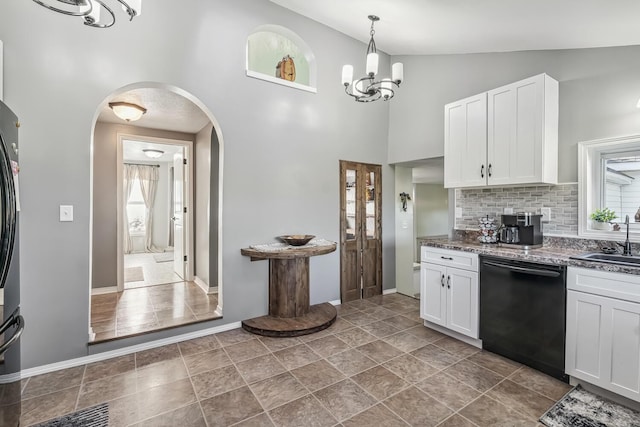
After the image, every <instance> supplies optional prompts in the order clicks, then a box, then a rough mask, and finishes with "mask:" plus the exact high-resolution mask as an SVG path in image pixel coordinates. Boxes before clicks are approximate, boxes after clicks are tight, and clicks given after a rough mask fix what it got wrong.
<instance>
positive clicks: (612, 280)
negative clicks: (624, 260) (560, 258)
mask: <svg viewBox="0 0 640 427" xmlns="http://www.w3.org/2000/svg"><path fill="white" fill-rule="evenodd" d="M567 289H568V290H574V291H580V292H586V293H589V294H593V295H602V296H606V297H610V298H616V299H620V300H624V301H632V302H638V303H640V276H637V275H633V274H624V273H612V272H610V271H600V270H594V269H590V268H578V267H569V268H568V269H567Z"/></svg>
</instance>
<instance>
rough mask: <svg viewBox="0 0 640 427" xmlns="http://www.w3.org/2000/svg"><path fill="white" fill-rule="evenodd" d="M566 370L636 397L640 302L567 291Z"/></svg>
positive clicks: (639, 367) (639, 368)
mask: <svg viewBox="0 0 640 427" xmlns="http://www.w3.org/2000/svg"><path fill="white" fill-rule="evenodd" d="M566 356H567V357H566V372H567V373H568V374H569V375H571V376H574V377H576V378H579V379H582V380H584V381H587V382H589V383H592V384H594V385H597V386H599V387H602V388H604V389H606V390H610V391H613V392H614V393H618V394H620V395H622V396H625V397H628V398H630V399H633V400H635V401H640V304H637V303H632V302H628V301H621V300H617V299H613V298H607V297H602V296H598V295H591V294H586V293H582V292H576V291H568V292H567V354H566Z"/></svg>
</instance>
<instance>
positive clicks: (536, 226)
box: [500, 212, 542, 248]
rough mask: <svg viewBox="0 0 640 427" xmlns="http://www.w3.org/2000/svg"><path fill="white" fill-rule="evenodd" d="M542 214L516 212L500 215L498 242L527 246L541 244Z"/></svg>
mask: <svg viewBox="0 0 640 427" xmlns="http://www.w3.org/2000/svg"><path fill="white" fill-rule="evenodd" d="M541 223H542V215H540V214H534V213H531V212H518V213H516V214H515V215H502V227H501V229H500V242H501V243H505V244H508V245H518V246H527V247H530V248H531V247H539V246H542V224H541Z"/></svg>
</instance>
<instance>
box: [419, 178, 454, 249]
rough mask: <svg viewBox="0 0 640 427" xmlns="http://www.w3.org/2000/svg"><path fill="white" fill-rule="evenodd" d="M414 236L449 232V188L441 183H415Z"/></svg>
mask: <svg viewBox="0 0 640 427" xmlns="http://www.w3.org/2000/svg"><path fill="white" fill-rule="evenodd" d="M414 195H415V200H414V204H415V205H414V206H415V212H414V215H415V216H416V237H425V236H438V235H443V234H444V235H446V234H448V233H449V231H450V229H451V227H449V217H448V215H449V190H447V189H446V188H444V187H443V186H442V184H415V186H414Z"/></svg>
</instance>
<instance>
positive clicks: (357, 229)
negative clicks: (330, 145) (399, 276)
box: [340, 160, 382, 303]
mask: <svg viewBox="0 0 640 427" xmlns="http://www.w3.org/2000/svg"><path fill="white" fill-rule="evenodd" d="M381 171H382V166H380V165H372V164H367V163H357V162H350V161H345V160H341V161H340V298H341V300H342V303H345V302H348V301H353V300H357V299H362V298H369V297H372V296H374V295H381V294H382V176H381Z"/></svg>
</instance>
